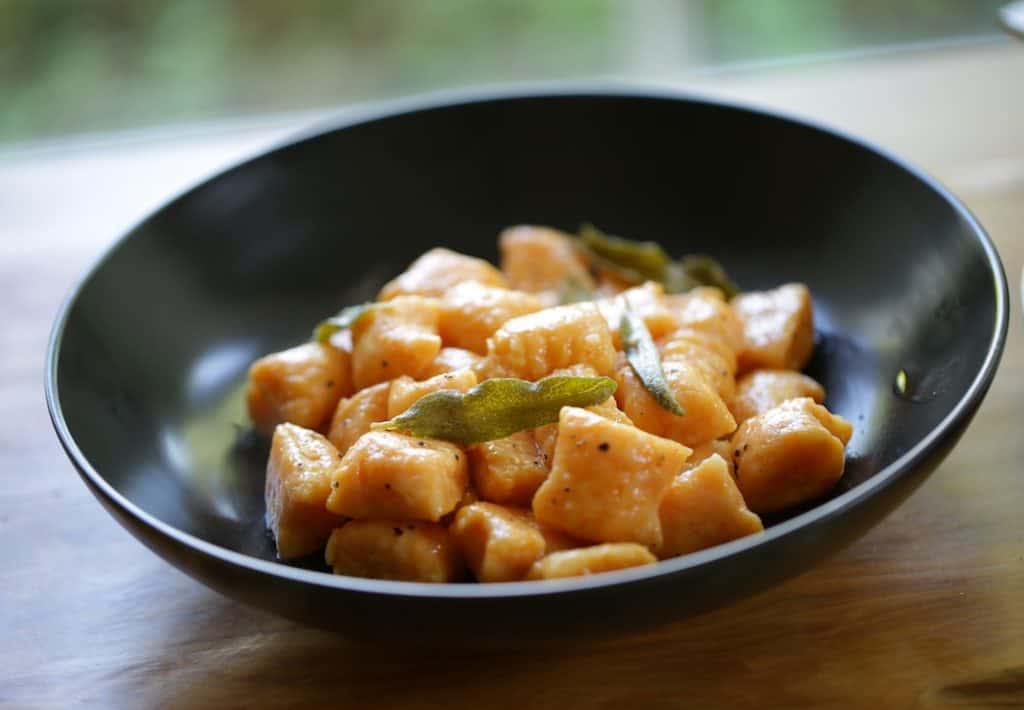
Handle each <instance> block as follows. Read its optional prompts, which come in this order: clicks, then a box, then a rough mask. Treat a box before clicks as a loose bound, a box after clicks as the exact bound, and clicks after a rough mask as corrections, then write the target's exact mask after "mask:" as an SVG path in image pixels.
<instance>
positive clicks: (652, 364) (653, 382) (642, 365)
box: [619, 308, 686, 417]
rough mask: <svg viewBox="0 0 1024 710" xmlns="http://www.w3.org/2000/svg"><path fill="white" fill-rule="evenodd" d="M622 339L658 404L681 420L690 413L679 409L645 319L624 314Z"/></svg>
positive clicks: (627, 354)
mask: <svg viewBox="0 0 1024 710" xmlns="http://www.w3.org/2000/svg"><path fill="white" fill-rule="evenodd" d="M619 337H620V339H621V340H622V349H623V351H624V352H625V353H626V359H627V360H628V361H629V366H630V367H632V368H633V372H635V373H636V376H637V377H638V378H640V383H641V384H643V386H644V389H646V390H647V391H648V392H650V393H651V396H652V397H654V401H655V402H657V403H658V405H659V406H660V407H661V408H662V409H666V410H668V411H670V412H672V413H673V414H675V415H676V416H679V417H681V416H683V415H684V414H686V412H684V411H683V408H682V407H681V406H679V402H678V401H677V400H676V398H675V395H674V394H672V390H671V389H669V386H668V381H667V380H666V379H665V371H664V370H662V369H661V357H660V356H659V355H658V348H657V347H656V346H655V345H654V340H653V339H652V338H651V332H650V331H649V330H647V325H646V324H645V323H644V322H643V320H642V319H641V318H638V317H637V316H636V315H635V314H634V313H633V312H632V311H630V310H629V309H628V308H627V309H626V310H625V311H623V312H622V319H621V320H620V321H619Z"/></svg>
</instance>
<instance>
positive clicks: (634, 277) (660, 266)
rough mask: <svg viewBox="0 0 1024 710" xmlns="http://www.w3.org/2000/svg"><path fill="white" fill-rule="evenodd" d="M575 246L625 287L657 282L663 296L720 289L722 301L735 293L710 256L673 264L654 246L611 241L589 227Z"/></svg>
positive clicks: (730, 281)
mask: <svg viewBox="0 0 1024 710" xmlns="http://www.w3.org/2000/svg"><path fill="white" fill-rule="evenodd" d="M577 243H578V244H579V245H580V248H581V249H582V250H583V252H584V253H585V254H586V255H587V257H588V258H589V259H590V260H591V262H592V263H593V264H595V265H596V266H597V267H598V268H601V269H605V270H607V271H610V272H611V273H613V274H615V275H616V276H618V277H619V278H621V279H623V280H624V281H626V282H627V283H631V284H641V283H643V282H644V281H657V282H658V283H660V284H662V285H663V286H664V287H665V291H666V293H683V292H685V291H689V290H690V289H693V288H697V287H698V286H715V287H717V288H720V289H722V291H723V292H724V293H725V296H726V298H732V297H733V296H735V295H736V294H738V293H739V288H738V287H737V286H736V284H735V283H734V282H733V280H732V279H730V278H729V275H728V274H727V273H726V271H725V269H724V268H723V267H722V265H721V264H719V263H718V262H717V261H716V260H715V259H712V258H711V257H710V256H705V255H703V254H692V255H688V256H684V257H683V258H681V259H679V260H678V261H673V260H672V258H671V257H669V255H668V254H667V253H666V252H665V250H664V249H662V248H661V246H659V245H658V244H657V243H656V242H635V241H633V240H631V239H623V238H622V237H615V236H612V235H610V234H605V233H604V232H602V231H601V230H599V229H598V228H597V227H595V226H593V225H591V224H584V225H583V226H582V227H581V228H580V233H579V236H578V238H577Z"/></svg>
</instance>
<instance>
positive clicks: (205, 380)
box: [55, 95, 1001, 564]
mask: <svg viewBox="0 0 1024 710" xmlns="http://www.w3.org/2000/svg"><path fill="white" fill-rule="evenodd" d="M583 221H590V222H593V223H595V224H597V225H598V226H600V227H602V228H603V229H605V230H607V231H609V232H612V233H616V234H621V235H626V236H630V237H634V238H638V239H650V240H656V241H658V242H661V243H662V244H663V245H665V246H666V247H667V248H668V249H669V250H670V251H671V252H673V253H675V254H682V253H689V252H704V253H708V254H712V255H714V256H716V257H717V258H718V259H719V260H720V261H721V262H722V263H723V264H724V265H725V266H726V267H727V269H728V270H729V271H730V272H731V273H732V274H733V275H734V276H735V278H736V279H737V281H738V282H739V283H740V284H741V285H742V286H743V287H745V288H748V289H756V288H762V287H770V286H774V285H777V284H781V283H784V282H786V281H803V282H806V283H807V284H808V285H809V287H810V288H811V290H812V293H813V294H814V298H815V306H816V318H817V328H818V339H819V343H818V347H817V351H816V355H815V358H814V361H813V363H812V364H811V367H810V372H811V374H812V375H814V376H815V377H816V378H818V379H819V380H820V381H822V382H823V384H824V385H825V386H826V388H827V391H828V402H827V404H828V406H829V407H830V408H831V409H832V410H834V411H836V412H838V413H840V414H842V415H843V416H845V417H846V418H847V419H849V420H850V421H851V422H853V424H854V425H855V427H856V433H855V434H854V437H853V440H852V441H851V443H850V447H849V458H848V462H847V471H846V474H845V476H844V478H843V480H842V482H841V484H840V486H838V488H837V489H836V491H835V492H834V493H833V494H832V495H838V494H840V493H842V492H844V491H846V490H849V489H850V488H852V487H855V486H858V485H860V484H862V483H863V482H864V481H866V480H868V479H869V478H871V477H872V476H873V475H875V474H876V473H877V472H879V471H880V470H881V469H883V468H884V467H885V466H886V465H887V464H890V463H892V462H893V461H895V460H896V459H897V458H899V457H900V456H901V454H903V453H905V452H906V451H908V450H909V449H910V448H911V447H912V446H914V445H915V444H916V443H917V442H918V441H920V440H921V438H922V437H924V436H925V435H926V434H927V433H928V432H930V431H931V430H932V429H933V428H935V427H936V426H937V425H938V424H939V423H940V422H941V421H942V419H943V418H944V417H946V416H947V415H948V414H949V412H950V411H951V410H952V409H953V408H954V406H955V405H956V404H957V403H958V402H959V401H960V399H961V398H962V397H963V396H964V394H965V393H966V392H967V390H968V389H969V387H970V385H971V383H972V381H973V380H974V379H975V377H976V376H977V375H978V372H979V370H980V369H981V368H982V366H983V363H984V362H985V359H986V356H987V355H988V354H989V351H990V350H991V349H992V344H993V341H994V338H996V335H995V334H996V333H997V332H998V331H999V329H1000V326H999V323H998V322H997V319H998V318H999V311H1000V306H999V305H998V302H999V299H1000V295H999V294H1000V279H1001V275H1000V274H998V273H997V271H998V267H996V270H994V269H993V265H992V262H991V260H990V255H989V254H987V253H986V248H985V245H984V243H983V240H982V239H981V238H980V236H979V230H978V227H977V225H976V224H975V223H973V221H972V220H971V219H970V217H969V216H968V215H966V213H965V212H963V211H962V210H961V209H960V208H958V207H957V206H956V204H955V203H954V202H952V201H951V200H950V199H949V198H948V197H946V196H945V195H944V193H943V192H942V191H941V190H939V189H938V188H936V187H935V186H934V185H932V184H931V183H929V182H927V181H925V180H922V179H921V178H920V177H919V176H917V175H916V174H914V173H913V172H912V171H910V170H908V169H907V168H905V167H903V166H901V165H900V164H898V163H897V162H895V161H893V160H892V159H890V158H887V157H885V156H883V155H881V154H879V153H877V152H875V151H873V150H871V149H868V148H866V147H864V146H862V145H860V144H858V143H856V142H853V141H850V140H848V139H845V138H842V137H839V136H837V135H835V134H832V133H830V132H826V131H822V130H819V129H816V128H813V127H809V126H806V125H803V124H799V123H795V122H792V121H788V120H784V119H781V118H778V117H774V116H770V115H764V114H760V113H755V112H751V111H747V110H742V109H737V108H732V107H728V106H721V105H716V104H711V103H703V102H699V101H681V100H670V99H666V98H650V97H648V98H643V97H637V96H613V95H575V96H546V97H533V98H508V99H502V100H491V101H481V102H470V103H465V104H458V105H449V106H442V107H434V108H429V109H426V110H420V111H413V112H409V113H404V114H399V115H394V116H391V117H385V118H380V119H376V120H372V121H369V122H364V123H360V124H357V125H353V126H348V127H343V128H340V129H337V130H332V131H328V132H326V133H323V134H321V135H318V136H315V137H313V138H310V139H307V140H304V141H301V142H298V143H296V144H293V145H290V146H287V147H284V148H282V149H279V150H276V151H274V152H272V153H269V154H267V155H264V156H262V157H260V158H257V159H255V160H253V161H250V162H248V163H246V164H244V165H242V166H239V167H237V168H235V169H232V170H230V171H228V172H226V173H224V174H223V175H221V176H219V177H217V178H215V179H213V180H211V181H209V182H207V183H205V184H204V185H202V186H200V187H198V188H197V189H195V190H193V191H191V192H190V193H188V194H186V195H184V196H183V197H181V198H179V199H177V200H175V201H173V202H172V203H171V204H169V205H168V206H167V207H166V208H164V209H163V210H161V211H160V212H159V213H157V214H156V215H155V216H153V217H152V218H151V219H149V220H148V221H146V222H145V223H143V224H142V225H140V226H139V227H138V228H137V229H135V230H134V231H133V232H132V233H131V235H130V236H129V238H127V239H125V240H123V241H122V242H121V243H120V244H119V245H118V246H117V247H116V248H115V249H114V250H113V251H112V252H111V253H110V254H109V255H108V256H107V257H106V258H105V259H104V260H103V261H102V262H101V263H100V264H99V265H98V267H97V268H96V269H95V270H94V271H93V272H92V273H91V274H90V275H89V276H88V277H87V279H86V280H85V281H84V283H83V284H82V286H81V288H80V290H79V292H78V293H77V296H76V297H75V298H74V300H73V302H72V303H71V305H70V307H69V309H68V311H67V313H66V321H65V327H64V331H63V335H62V337H61V339H60V341H59V348H58V349H57V351H56V358H57V360H56V363H55V368H56V370H55V372H56V380H55V384H56V391H57V392H58V400H59V407H60V412H61V413H62V415H63V417H64V420H65V422H66V425H67V428H68V431H69V432H70V434H71V436H72V437H73V438H74V441H75V442H76V444H77V446H78V448H79V449H80V450H81V451H82V453H83V454H84V456H85V457H86V458H87V459H88V462H89V463H90V464H91V466H92V468H93V469H95V470H96V471H98V472H99V473H100V475H101V476H103V477H104V478H105V479H106V481H107V482H108V483H109V484H110V485H111V486H112V487H113V488H114V489H116V490H117V491H118V492H119V493H120V494H122V495H123V496H124V497H126V498H127V499H128V500H130V501H132V502H133V503H135V504H136V505H138V506H139V507H141V508H142V509H143V510H145V511H147V512H148V513H150V514H152V515H154V516H156V517H157V518H159V519H161V520H163V521H164V522H166V523H168V524H170V525H172V526H174V527H176V528H179V529H180V530H183V531H185V532H187V533H190V534H192V535H194V536H196V537H199V538H201V539H203V540H206V541H208V542H211V543H214V544H217V545H220V546H223V547H226V548H229V549H231V550H234V551H237V552H242V553H245V554H247V555H252V556H255V557H258V558H262V559H265V560H273V559H274V548H273V544H272V542H271V541H270V540H269V539H268V537H267V535H266V533H265V531H264V526H263V519H262V518H263V500H262V491H263V471H264V465H265V460H266V453H267V442H266V441H265V440H263V439H260V438H259V437H256V436H254V435H252V434H251V433H249V431H248V425H247V418H246V415H245V408H244V402H243V397H242V393H243V387H244V378H245V371H246V368H247V367H248V365H249V363H250V362H251V361H252V360H253V359H255V358H256V357H258V356H260V355H262V354H264V353H267V352H270V351H273V350H277V349H282V348H284V347H288V346H290V345H293V344H296V343H298V342H300V341H302V340H304V339H306V338H307V337H308V335H309V332H310V328H311V327H312V325H313V324H314V323H315V322H316V321H318V320H319V319H320V318H322V317H324V316H325V315H328V314H331V313H333V312H334V311H336V310H337V309H339V308H340V307H342V306H344V305H347V304H350V303H354V302H357V301H362V300H365V299H367V298H371V297H372V296H373V294H374V293H375V291H376V289H377V288H378V287H379V286H380V285H381V284H382V283H383V282H384V281H385V280H386V279H388V278H389V277H390V276H392V275H394V274H395V273H397V272H398V271H400V270H401V269H402V268H403V267H404V265H406V264H407V263H408V262H409V261H411V260H412V259H413V258H415V257H416V256H417V255H418V254H420V253H421V252H423V251H425V250H426V249H428V248H430V247H432V246H435V245H444V246H448V247H450V248H453V249H456V250H459V251H463V252H467V253H471V254H476V255H479V256H483V257H487V258H490V259H495V258H496V256H497V255H496V249H495V239H496V235H497V234H498V231H499V230H500V229H501V228H503V227H505V226H508V225H511V224H517V223H525V222H529V223H539V224H550V225H554V226H557V227H561V228H565V229H568V230H574V229H575V228H576V227H577V226H578V225H579V224H580V223H581V222H583ZM901 372H902V373H903V375H900V373H901ZM898 380H899V381H900V382H904V383H905V386H900V385H898V384H897V381H898ZM769 522H773V521H769ZM311 564H315V563H311Z"/></svg>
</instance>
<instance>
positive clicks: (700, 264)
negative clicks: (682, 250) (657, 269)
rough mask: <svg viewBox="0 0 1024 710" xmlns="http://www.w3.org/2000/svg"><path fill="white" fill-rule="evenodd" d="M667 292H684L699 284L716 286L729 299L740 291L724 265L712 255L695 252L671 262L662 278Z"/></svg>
mask: <svg viewBox="0 0 1024 710" xmlns="http://www.w3.org/2000/svg"><path fill="white" fill-rule="evenodd" d="M662 283H663V284H664V285H665V292H666V293H683V292H684V291H689V290H690V289H692V288H697V287H698V286H715V287H716V288H719V289H721V290H722V293H724V294H725V297H726V298H727V299H731V298H732V297H733V296H735V295H737V294H738V293H739V292H740V289H739V287H738V286H737V285H736V283H735V282H734V281H733V280H732V279H731V278H729V274H727V273H726V272H725V269H724V268H722V265H721V264H719V263H718V262H717V261H716V260H714V259H712V258H711V257H710V256H704V255H703V254H694V255H691V256H684V257H683V258H682V259H680V260H679V261H677V262H673V263H671V264H669V267H668V269H667V270H666V272H665V278H664V279H663V280H662Z"/></svg>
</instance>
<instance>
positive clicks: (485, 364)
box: [247, 226, 852, 582]
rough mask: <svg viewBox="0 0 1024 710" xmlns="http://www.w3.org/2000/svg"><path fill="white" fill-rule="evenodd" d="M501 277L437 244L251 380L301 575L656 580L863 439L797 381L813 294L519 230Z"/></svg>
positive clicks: (273, 516) (273, 483) (813, 491)
mask: <svg viewBox="0 0 1024 710" xmlns="http://www.w3.org/2000/svg"><path fill="white" fill-rule="evenodd" d="M499 247H500V252H501V264H500V268H498V267H495V266H493V265H492V264H489V263H487V262H486V261H484V260H482V259H478V258H476V257H472V256H467V255H463V254H459V253H457V252H454V251H451V250H448V249H443V248H437V249H432V250H430V251H428V252H427V253H426V254H424V255H423V256H421V257H420V258H419V259H417V260H416V261H415V262H413V263H412V264H411V265H410V266H409V268H408V269H407V270H406V271H405V272H403V273H401V274H399V275H398V276H396V277H395V278H394V279H393V280H392V281H390V282H389V283H387V284H386V285H385V286H384V287H383V288H382V289H381V291H380V293H379V294H378V296H377V300H376V301H375V302H373V303H367V304H360V305H355V306H350V307H348V308H346V309H345V310H343V311H342V312H341V313H339V314H338V315H337V316H334V317H332V318H328V319H327V320H325V321H323V322H322V323H321V324H320V325H319V326H318V327H317V329H316V331H315V333H314V337H313V340H312V341H311V342H310V343H307V344H304V345H299V346H297V347H295V348H292V349H290V350H286V351H283V352H279V353H273V354H270V355H267V356H265V357H263V358H261V359H259V360H258V361H256V362H255V363H253V365H252V367H251V368H250V371H249V381H248V391H247V402H248V406H249V413H250V417H251V419H252V422H253V425H254V427H256V428H257V429H258V430H260V431H261V432H263V433H264V434H266V435H268V436H272V441H271V452H270V459H269V461H268V464H267V477H266V521H267V526H268V529H269V530H270V532H271V533H272V535H273V536H274V539H275V542H276V544H277V552H278V557H279V558H280V559H282V560H290V559H299V558H305V557H308V556H310V555H322V556H323V558H324V559H325V561H326V562H327V564H328V565H329V566H330V567H332V568H333V570H334V571H335V573H337V574H343V575H354V576H361V577H373V578H379V579H392V580H403V581H415V582H471V581H476V582H517V581H525V580H544V579H556V578H564V577H572V576H579V575H589V574H598V573H603V572H608V571H613V570H620V569H625V568H629V567H637V566H641V565H650V564H656V563H657V561H658V560H665V559H669V558H672V557H678V556H680V555H687V554H690V553H693V552H697V551H699V550H702V549H706V548H708V547H712V546H715V545H720V544H724V543H727V542H730V541H732V540H736V539H738V538H742V537H745V536H748V535H756V534H758V533H759V532H761V531H762V530H763V529H764V527H763V524H762V521H761V518H760V517H759V516H760V515H765V514H776V513H779V512H783V511H785V510H787V509H789V508H792V507H794V506H800V505H804V504H807V503H810V502H813V501H814V500H816V499H818V498H820V497H821V496H823V495H825V494H827V493H828V491H829V490H831V488H832V487H833V486H834V485H835V484H836V483H837V481H838V480H839V479H840V477H841V476H842V473H843V467H844V462H845V447H846V445H847V443H848V442H849V440H850V437H851V435H852V427H851V426H850V424H849V423H848V422H847V421H846V420H844V419H843V418H842V417H840V416H838V415H836V414H834V413H832V412H830V411H829V410H828V409H826V408H825V406H824V402H825V395H826V393H825V390H824V388H823V387H822V386H821V385H820V384H819V383H817V382H815V381H814V380H813V379H811V378H810V377H808V376H807V375H806V374H803V373H801V372H800V369H801V368H802V367H804V366H805V365H806V364H807V362H808V361H809V359H810V357H811V354H812V351H813V346H814V316H813V304H812V301H811V295H810V292H809V291H808V289H807V288H806V286H804V285H803V284H784V285H782V286H780V287H778V288H776V289H774V290H769V291H762V292H744V293H739V292H738V289H736V288H735V287H734V285H733V284H732V282H731V281H730V280H729V279H728V277H727V276H726V275H725V272H724V271H723V270H722V269H721V267H720V266H718V264H717V263H715V262H714V261H712V260H710V259H708V258H706V257H684V258H683V259H681V260H678V261H677V260H673V259H671V258H669V257H668V255H667V254H665V252H664V251H663V250H662V249H661V247H659V246H658V245H656V244H653V243H650V242H632V241H629V240H624V239H620V238H618V237H611V236H607V235H604V234H602V233H600V232H599V231H597V230H596V229H594V228H593V227H585V228H584V230H582V231H581V233H580V234H579V235H578V236H577V235H571V234H568V233H564V232H560V231H558V230H555V229H551V228H548V227H534V226H518V227H513V228H510V229H508V230H505V231H504V232H503V233H502V234H501V235H500V237H499Z"/></svg>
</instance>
